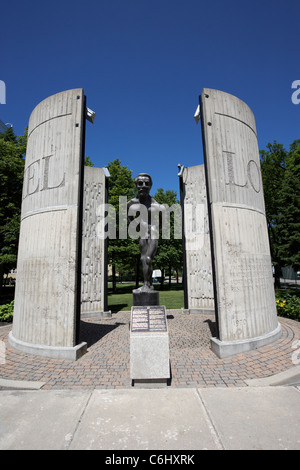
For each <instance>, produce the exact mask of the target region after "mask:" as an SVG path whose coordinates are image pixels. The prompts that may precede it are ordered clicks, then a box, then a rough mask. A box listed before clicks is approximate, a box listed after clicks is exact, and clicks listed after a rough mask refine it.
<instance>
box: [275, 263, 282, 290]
mask: <svg viewBox="0 0 300 470" xmlns="http://www.w3.org/2000/svg"><path fill="white" fill-rule="evenodd" d="M280 277H281V267H280V266H275V283H274V287H275V289H280Z"/></svg>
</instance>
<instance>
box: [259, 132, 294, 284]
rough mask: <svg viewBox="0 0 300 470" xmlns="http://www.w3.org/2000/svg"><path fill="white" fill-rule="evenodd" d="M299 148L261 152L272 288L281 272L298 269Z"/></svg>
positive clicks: (270, 146)
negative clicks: (287, 267)
mask: <svg viewBox="0 0 300 470" xmlns="http://www.w3.org/2000/svg"><path fill="white" fill-rule="evenodd" d="M299 144H300V141H299V140H296V141H294V142H293V143H292V144H291V146H290V150H289V151H287V150H286V149H285V148H284V147H283V146H282V144H279V143H278V142H276V141H274V142H273V144H271V143H269V144H268V145H267V150H262V151H261V152H260V154H261V169H262V179H263V188H264V197H265V206H266V217H267V224H268V230H269V239H270V248H271V256H272V262H273V265H274V267H275V286H276V287H279V286H280V274H281V268H283V267H284V266H287V265H292V266H293V267H294V268H295V269H298V266H299V258H298V257H299V198H300V192H299Z"/></svg>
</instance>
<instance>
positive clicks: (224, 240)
mask: <svg viewBox="0 0 300 470" xmlns="http://www.w3.org/2000/svg"><path fill="white" fill-rule="evenodd" d="M201 102H202V129H203V137H204V148H205V160H206V163H205V164H206V172H207V185H208V194H209V212H210V215H211V223H212V234H211V236H212V239H213V251H214V267H215V274H216V293H217V311H218V324H219V338H218V339H219V340H220V341H221V344H219V345H218V348H219V355H220V356H221V357H223V352H224V356H225V355H227V353H226V352H225V350H226V345H227V343H228V344H229V348H230V350H231V351H233V349H232V347H233V344H232V342H234V341H237V351H236V352H239V347H240V343H238V342H240V341H243V347H244V348H245V347H246V345H247V341H248V344H249V349H251V348H253V346H254V344H255V345H256V346H258V345H260V340H261V339H262V340H264V339H265V340H268V341H269V342H271V341H273V340H274V339H276V337H277V336H278V321H277V316H276V304H275V294H274V286H273V275H272V266H271V257H270V247H269V240H268V231H267V222H266V216H265V205H264V195H263V187H262V178H261V171H260V160H259V151H258V145H257V135H256V126H255V120H254V116H253V113H252V111H251V110H250V108H249V107H248V106H247V105H246V104H245V103H243V102H242V101H241V100H239V99H238V98H236V97H234V96H232V95H229V94H227V93H223V92H221V91H218V90H211V89H204V90H203V92H202V95H201ZM263 337H265V338H263ZM257 338H259V341H258V340H257ZM252 339H253V341H252ZM262 344H264V343H262ZM243 350H245V349H243Z"/></svg>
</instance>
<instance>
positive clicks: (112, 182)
mask: <svg viewBox="0 0 300 470" xmlns="http://www.w3.org/2000/svg"><path fill="white" fill-rule="evenodd" d="M107 168H108V171H109V173H110V178H109V179H108V203H109V204H111V205H112V206H113V207H114V209H115V214H113V217H114V216H115V221H116V238H115V239H113V238H109V239H108V262H109V264H111V265H112V271H113V291H115V289H116V272H119V273H124V272H126V271H128V270H131V271H132V267H134V268H135V269H137V268H136V267H137V263H138V259H139V246H138V243H137V242H136V240H132V239H131V238H127V239H122V238H121V239H120V237H119V235H120V226H119V215H120V212H119V210H120V207H119V197H120V196H125V197H126V198H127V201H129V200H130V199H132V198H133V197H134V195H135V192H136V187H135V184H134V180H133V178H132V171H131V170H129V169H128V167H127V166H123V165H121V161H120V160H119V159H118V158H117V159H115V160H113V161H112V162H110V163H109V164H108V165H107ZM121 216H122V217H121V219H122V223H123V224H124V225H125V226H126V227H127V216H126V214H121ZM123 219H124V220H123Z"/></svg>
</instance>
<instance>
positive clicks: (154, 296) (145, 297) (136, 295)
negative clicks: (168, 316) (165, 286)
mask: <svg viewBox="0 0 300 470" xmlns="http://www.w3.org/2000/svg"><path fill="white" fill-rule="evenodd" d="M132 294H133V305H134V306H138V305H140V306H148V305H159V292H158V291H157V290H149V291H139V290H138V289H135V290H133V291H132Z"/></svg>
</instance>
